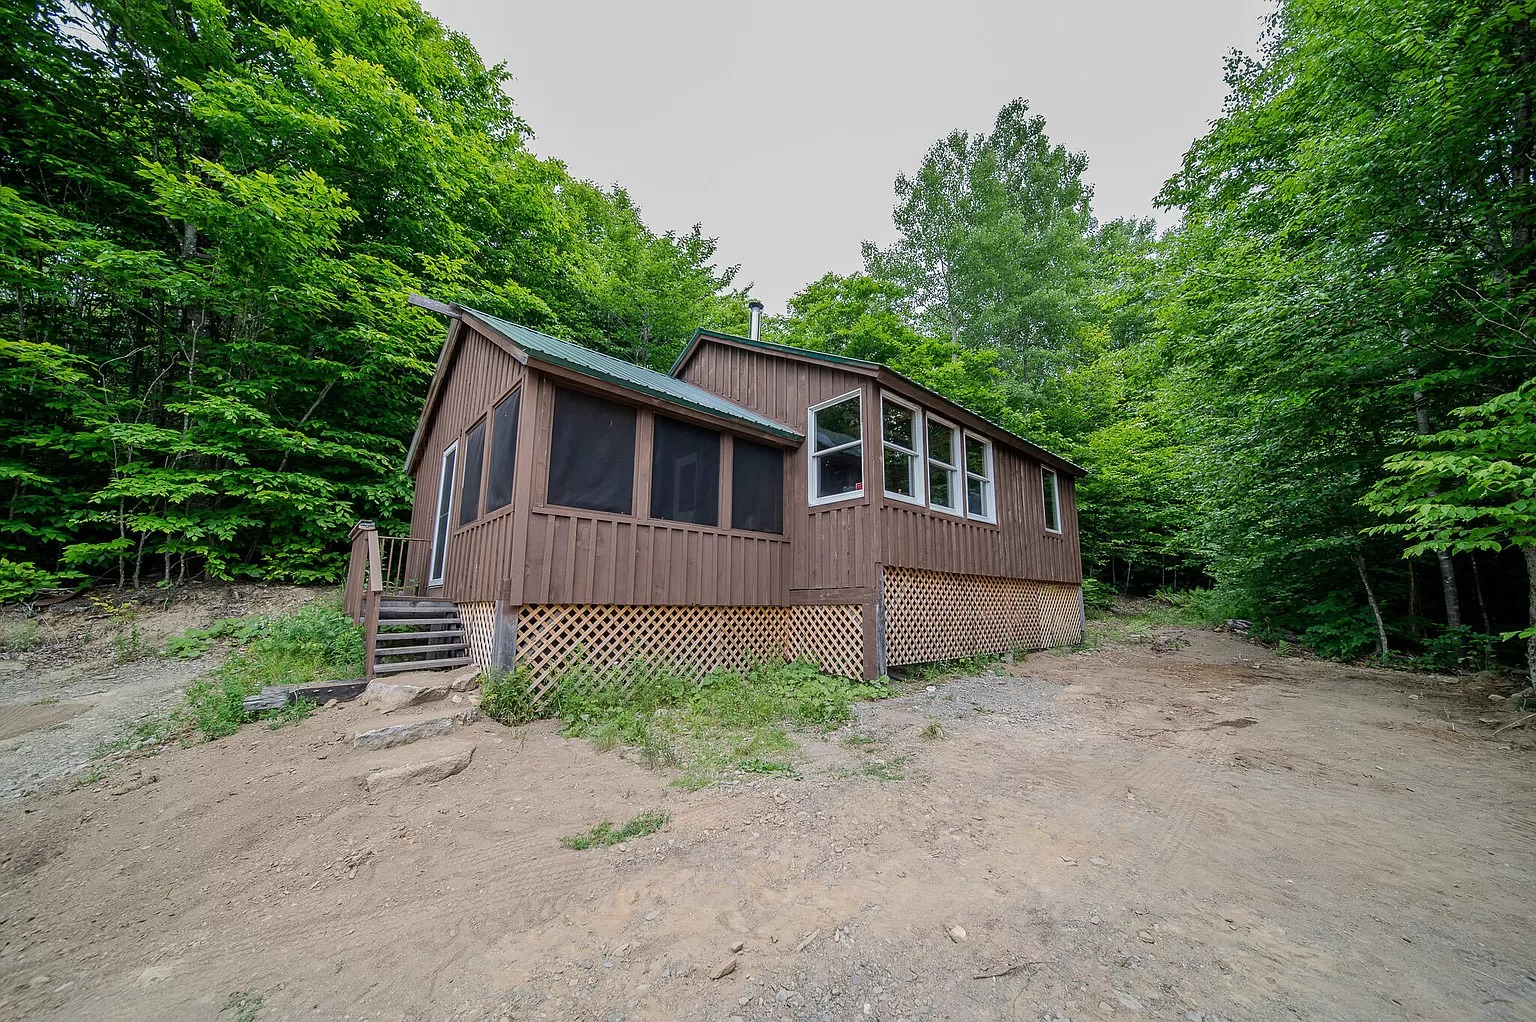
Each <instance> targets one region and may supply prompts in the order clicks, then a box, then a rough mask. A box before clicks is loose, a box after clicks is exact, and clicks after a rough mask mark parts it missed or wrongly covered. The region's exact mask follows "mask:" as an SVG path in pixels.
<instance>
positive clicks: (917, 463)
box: [860, 390, 928, 507]
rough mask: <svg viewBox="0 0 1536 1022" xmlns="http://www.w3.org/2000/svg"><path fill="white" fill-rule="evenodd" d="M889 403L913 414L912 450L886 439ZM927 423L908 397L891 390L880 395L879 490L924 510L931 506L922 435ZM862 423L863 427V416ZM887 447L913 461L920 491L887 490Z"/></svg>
mask: <svg viewBox="0 0 1536 1022" xmlns="http://www.w3.org/2000/svg"><path fill="white" fill-rule="evenodd" d="M887 401H889V402H890V403H891V404H893V405H899V406H901V407H902V408H905V409H906V410H907V411H909V412H911V413H912V442H913V445H914V446H913V449H912V450H907V449H906V448H904V447H902V446H900V445H899V444H893V443H891V442H890V441H889V440H887V439H886V438H885V402H887ZM924 421H925V417H924V415H923V409H922V408H921V407H920V406H918V405H915V404H913V403H912V402H911V401H908V400H907V399H906V398H903V397H898V396H896V395H895V394H892V393H891V392H890V391H888V390H882V391H881V392H880V490H881V492H882V493H884V494H885V495H886V496H887V497H889V498H891V499H892V500H899V501H901V502H902V503H903V504H913V505H916V506H917V507H925V506H927V503H928V473H927V471H925V470H926V469H927V467H928V459H927V455H926V452H927V449H928V443H927V439H928V438H927V436H926V435H925V434H924V432H923V430H924V425H923V423H924ZM860 422H861V425H862V417H861V419H860ZM887 447H889V448H890V449H891V450H893V451H898V452H900V453H901V454H905V455H907V456H908V457H910V458H911V459H912V476H913V477H914V489H915V490H916V491H917V492H915V493H913V494H911V495H910V496H909V495H907V494H905V493H897V492H895V491H894V490H887V489H886V488H885V449H886V448H887Z"/></svg>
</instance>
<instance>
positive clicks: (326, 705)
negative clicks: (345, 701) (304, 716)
mask: <svg viewBox="0 0 1536 1022" xmlns="http://www.w3.org/2000/svg"><path fill="white" fill-rule="evenodd" d="M340 705H341V703H340V701H339V700H336V699H327V700H326V701H325V703H324V704H323V705H321V707H320V708H321V709H322V710H329V709H330V708H331V707H333V706H340Z"/></svg>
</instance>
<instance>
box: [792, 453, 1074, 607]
mask: <svg viewBox="0 0 1536 1022" xmlns="http://www.w3.org/2000/svg"><path fill="white" fill-rule="evenodd" d="M992 457H993V465H994V467H995V472H996V479H995V481H994V486H995V487H996V493H997V525H995V526H993V525H987V524H984V523H981V522H972V521H968V520H965V519H961V518H956V517H955V516H953V515H946V514H942V513H940V512H937V511H930V510H925V509H923V508H918V507H914V506H913V505H911V504H903V503H900V502H898V501H891V500H887V501H885V502H884V504H883V505H882V507H881V509H880V514H881V523H880V539H881V561H882V562H883V563H885V564H888V565H891V566H892V567H901V568H924V569H927V570H929V571H945V572H954V573H957V574H962V575H1001V576H1006V577H1009V578H1028V579H1038V580H1041V581H1046V582H1069V583H1080V582H1082V580H1083V560H1082V556H1081V553H1080V552H1079V550H1078V536H1077V501H1076V491H1075V489H1074V487H1073V480H1072V477H1071V476H1069V475H1067V474H1066V473H1065V472H1060V473H1058V474H1057V481H1058V483H1059V484H1060V490H1061V533H1060V535H1057V534H1055V533H1051V532H1047V531H1046V528H1045V504H1044V500H1043V499H1042V497H1041V489H1040V472H1041V465H1040V463H1039V462H1037V461H1035V460H1034V459H1032V458H1028V457H1026V456H1024V455H1023V454H1020V453H1019V452H1017V451H1015V450H1012V449H1011V448H1008V447H1004V446H1003V445H1002V444H1001V443H997V442H995V441H994V443H993V447H992ZM797 556H798V552H797Z"/></svg>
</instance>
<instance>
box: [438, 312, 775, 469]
mask: <svg viewBox="0 0 1536 1022" xmlns="http://www.w3.org/2000/svg"><path fill="white" fill-rule="evenodd" d="M459 308H460V309H462V310H463V311H464V312H466V313H468V314H469V315H471V316H474V317H475V318H476V319H478V320H480V321H481V322H483V323H485V324H486V325H487V326H489V327H490V328H491V329H493V330H495V331H497V332H498V333H500V334H502V335H503V336H504V337H505V338H506V339H507V340H508V341H510V342H511V343H513V344H515V345H517V346H518V347H520V348H523V349H524V350H526V351H527V352H528V353H529V354H531V355H533V356H534V357H535V358H537V359H539V360H541V361H544V362H550V363H552V364H554V365H558V366H562V367H564V368H566V369H571V370H574V371H576V372H578V373H581V374H582V375H584V376H591V377H593V378H594V379H600V380H603V381H605V382H607V383H612V384H615V385H617V386H620V387H623V388H624V389H626V390H632V391H635V392H637V393H641V394H646V395H648V396H650V397H653V398H657V399H659V400H662V401H665V402H667V403H669V404H673V405H677V406H679V407H682V408H687V409H690V410H692V411H695V412H702V413H704V414H705V415H712V416H714V417H716V418H722V419H727V420H734V421H736V422H738V423H741V424H743V425H746V426H749V427H751V428H753V429H756V430H759V431H762V432H767V433H772V434H774V435H777V436H780V437H784V438H786V439H793V440H801V439H804V434H803V433H800V432H799V431H797V430H794V429H791V428H790V427H788V426H785V425H784V424H783V423H780V422H775V421H774V420H773V419H770V418H769V417H768V416H766V415H762V414H760V413H758V412H754V411H752V410H751V409H750V408H745V407H743V406H741V405H739V404H737V403H736V402H734V401H731V400H730V399H729V398H725V397H722V396H720V395H719V394H715V393H713V392H711V391H708V390H705V389H704V388H703V387H700V386H698V385H697V384H693V383H690V382H688V381H687V380H683V379H679V378H678V377H675V376H669V375H668V374H666V373H660V372H657V371H656V370H655V369H651V368H650V367H648V366H643V365H639V364H637V363H634V362H630V361H627V360H625V359H622V358H618V357H616V356H614V355H610V354H608V353H607V352H605V351H599V350H597V349H596V348H590V347H588V346H586V345H585V344H581V343H580V342H577V341H568V340H565V339H563V338H560V337H555V336H553V335H552V334H547V333H544V332H543V331H542V330H535V329H534V328H533V327H529V326H523V325H522V324H521V323H514V322H512V321H511V320H508V319H503V318H501V317H500V316H493V315H491V314H490V313H487V312H481V311H480V310H479V309H474V308H471V307H469V306H467V305H461V306H459Z"/></svg>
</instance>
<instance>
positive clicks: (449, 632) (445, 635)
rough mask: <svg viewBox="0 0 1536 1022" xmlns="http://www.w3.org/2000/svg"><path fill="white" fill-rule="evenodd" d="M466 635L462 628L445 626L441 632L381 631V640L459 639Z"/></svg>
mask: <svg viewBox="0 0 1536 1022" xmlns="http://www.w3.org/2000/svg"><path fill="white" fill-rule="evenodd" d="M463 635H464V629H462V628H444V629H443V630H442V631H440V632H380V633H379V641H380V642H382V641H384V640H385V639H388V640H389V641H390V642H400V641H402V640H406V639H457V638H461V637H463Z"/></svg>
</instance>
